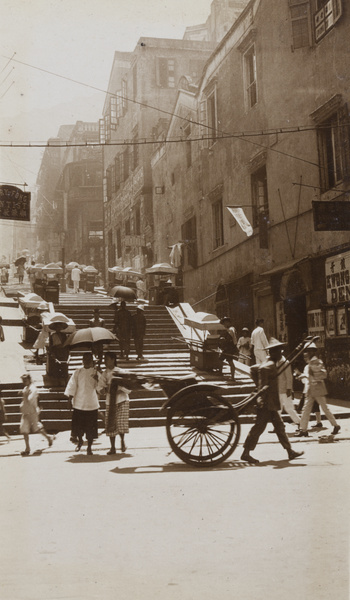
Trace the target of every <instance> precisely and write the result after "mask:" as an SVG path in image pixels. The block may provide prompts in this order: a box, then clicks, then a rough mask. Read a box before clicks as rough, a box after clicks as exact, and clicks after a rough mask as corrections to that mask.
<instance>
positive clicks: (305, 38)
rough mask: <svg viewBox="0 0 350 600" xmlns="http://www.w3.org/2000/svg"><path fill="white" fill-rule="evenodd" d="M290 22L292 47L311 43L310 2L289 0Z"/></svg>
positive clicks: (303, 46)
mask: <svg viewBox="0 0 350 600" xmlns="http://www.w3.org/2000/svg"><path fill="white" fill-rule="evenodd" d="M289 5H290V16H291V24H292V39H293V49H294V50H297V49H298V48H305V47H307V46H310V45H311V31H310V2H309V1H307V2H305V0H289Z"/></svg>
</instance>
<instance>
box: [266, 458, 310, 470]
mask: <svg viewBox="0 0 350 600" xmlns="http://www.w3.org/2000/svg"><path fill="white" fill-rule="evenodd" d="M256 466H257V467H273V468H274V469H286V468H290V467H306V466H307V464H306V463H300V462H295V461H294V460H293V461H290V460H288V458H284V459H282V460H264V461H261V462H259V464H258V465H256Z"/></svg>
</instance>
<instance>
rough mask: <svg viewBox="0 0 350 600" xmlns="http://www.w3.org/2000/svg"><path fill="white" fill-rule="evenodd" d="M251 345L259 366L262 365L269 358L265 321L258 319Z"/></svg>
mask: <svg viewBox="0 0 350 600" xmlns="http://www.w3.org/2000/svg"><path fill="white" fill-rule="evenodd" d="M251 344H252V348H253V353H254V357H255V362H256V364H257V365H261V364H262V363H263V362H264V361H265V360H266V358H267V355H268V352H267V346H268V340H267V337H266V334H265V331H264V319H256V321H255V329H253V331H252V335H251Z"/></svg>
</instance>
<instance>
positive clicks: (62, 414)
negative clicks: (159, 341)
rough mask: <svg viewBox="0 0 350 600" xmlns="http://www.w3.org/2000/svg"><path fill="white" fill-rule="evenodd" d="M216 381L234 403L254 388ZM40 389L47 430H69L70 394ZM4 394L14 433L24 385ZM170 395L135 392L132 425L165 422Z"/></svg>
mask: <svg viewBox="0 0 350 600" xmlns="http://www.w3.org/2000/svg"><path fill="white" fill-rule="evenodd" d="M132 370H134V369H132ZM154 370H155V369H153V372H154ZM140 372H141V368H140ZM168 372H169V369H168ZM142 373H145V370H144V369H142ZM158 374H159V373H158ZM188 374H192V375H193V372H192V371H190V372H188V373H187V375H188ZM174 376H177V374H175V373H174ZM212 383H215V384H218V385H219V386H220V388H221V393H222V395H223V396H224V397H225V398H226V399H227V400H229V401H230V402H231V403H232V404H233V405H234V404H235V403H236V402H239V401H240V400H241V399H243V398H244V397H246V396H247V395H248V394H249V393H250V392H251V390H252V384H251V382H249V381H243V380H242V382H239V383H237V384H233V385H228V384H227V383H226V382H225V381H224V380H221V381H220V380H216V381H214V380H213V381H212ZM38 391H39V404H40V409H41V415H40V420H41V422H42V423H43V425H44V426H45V428H46V430H47V431H48V432H51V433H56V432H58V431H66V430H69V429H70V423H71V416H72V414H71V411H70V410H69V409H68V405H67V398H66V397H65V396H64V393H63V391H64V390H63V388H55V389H52V388H47V387H45V386H42V387H40V386H38ZM2 397H3V399H4V402H5V406H6V413H7V420H6V423H5V428H6V431H7V432H8V433H9V434H10V435H11V434H12V435H13V434H18V433H19V423H20V418H21V414H20V403H21V385H20V384H4V386H3V390H2ZM166 399H167V396H166V394H165V393H164V392H163V390H161V389H160V388H159V389H158V388H157V389H154V390H146V389H142V390H138V391H135V392H131V394H130V427H154V426H165V422H166V413H165V411H161V407H162V405H163V403H164V402H165V401H166ZM100 405H101V411H102V412H103V411H104V408H105V405H104V401H103V400H101V402H100ZM99 428H100V429H104V423H103V419H102V415H101V416H100V419H99Z"/></svg>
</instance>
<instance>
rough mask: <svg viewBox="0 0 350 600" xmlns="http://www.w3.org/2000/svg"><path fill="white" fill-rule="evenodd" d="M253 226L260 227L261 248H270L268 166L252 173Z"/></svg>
mask: <svg viewBox="0 0 350 600" xmlns="http://www.w3.org/2000/svg"><path fill="white" fill-rule="evenodd" d="M251 189H252V206H253V227H259V238H260V248H268V225H269V198H268V191H267V173H266V166H265V165H264V166H262V167H260V168H259V169H258V170H257V171H255V172H254V173H252V175H251Z"/></svg>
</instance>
